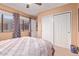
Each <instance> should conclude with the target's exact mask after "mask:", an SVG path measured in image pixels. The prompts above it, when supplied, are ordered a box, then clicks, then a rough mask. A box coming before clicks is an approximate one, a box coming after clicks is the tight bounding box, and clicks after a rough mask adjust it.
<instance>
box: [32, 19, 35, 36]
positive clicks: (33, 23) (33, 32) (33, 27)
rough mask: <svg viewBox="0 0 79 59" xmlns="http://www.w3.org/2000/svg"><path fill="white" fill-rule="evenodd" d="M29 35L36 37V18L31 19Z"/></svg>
mask: <svg viewBox="0 0 79 59" xmlns="http://www.w3.org/2000/svg"><path fill="white" fill-rule="evenodd" d="M31 36H32V37H36V20H33V19H32V20H31Z"/></svg>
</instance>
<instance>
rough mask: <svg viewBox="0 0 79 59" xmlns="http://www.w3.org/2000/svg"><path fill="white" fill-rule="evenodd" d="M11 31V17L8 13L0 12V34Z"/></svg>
mask: <svg viewBox="0 0 79 59" xmlns="http://www.w3.org/2000/svg"><path fill="white" fill-rule="evenodd" d="M12 31H13V15H12V14H11V13H8V12H4V11H0V32H12Z"/></svg>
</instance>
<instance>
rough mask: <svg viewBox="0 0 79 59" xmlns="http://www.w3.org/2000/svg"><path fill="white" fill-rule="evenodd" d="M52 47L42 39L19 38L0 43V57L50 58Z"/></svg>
mask: <svg viewBox="0 0 79 59" xmlns="http://www.w3.org/2000/svg"><path fill="white" fill-rule="evenodd" d="M53 54H54V48H53V45H52V44H51V43H50V42H48V41H46V40H43V39H38V38H33V37H21V38H14V39H8V40H5V41H0V56H51V55H53Z"/></svg>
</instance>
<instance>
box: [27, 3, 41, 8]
mask: <svg viewBox="0 0 79 59" xmlns="http://www.w3.org/2000/svg"><path fill="white" fill-rule="evenodd" d="M33 4H36V5H39V6H41V5H42V3H33ZM30 5H31V4H26V8H29V7H30Z"/></svg>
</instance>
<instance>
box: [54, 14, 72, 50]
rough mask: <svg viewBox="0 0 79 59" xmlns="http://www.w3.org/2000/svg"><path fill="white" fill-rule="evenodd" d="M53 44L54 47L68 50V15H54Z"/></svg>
mask: <svg viewBox="0 0 79 59" xmlns="http://www.w3.org/2000/svg"><path fill="white" fill-rule="evenodd" d="M53 17H54V18H53V19H54V43H55V45H56V46H60V47H63V48H68V49H69V48H70V44H71V31H70V13H62V14H58V15H54V16H53Z"/></svg>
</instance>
